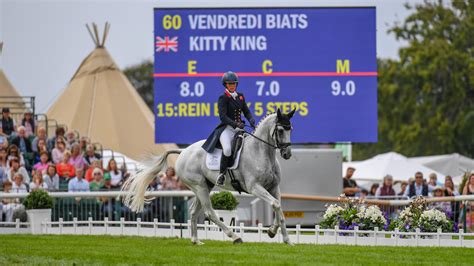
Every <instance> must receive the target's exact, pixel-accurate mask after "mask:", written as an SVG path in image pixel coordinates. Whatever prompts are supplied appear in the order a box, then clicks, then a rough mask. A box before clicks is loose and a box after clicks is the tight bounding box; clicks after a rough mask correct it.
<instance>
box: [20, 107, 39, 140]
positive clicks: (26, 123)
mask: <svg viewBox="0 0 474 266" xmlns="http://www.w3.org/2000/svg"><path fill="white" fill-rule="evenodd" d="M21 125H22V126H23V127H25V134H26V137H29V136H32V135H35V133H36V131H35V129H36V121H35V119H34V118H33V112H32V111H31V110H26V112H25V114H24V115H23V119H21Z"/></svg>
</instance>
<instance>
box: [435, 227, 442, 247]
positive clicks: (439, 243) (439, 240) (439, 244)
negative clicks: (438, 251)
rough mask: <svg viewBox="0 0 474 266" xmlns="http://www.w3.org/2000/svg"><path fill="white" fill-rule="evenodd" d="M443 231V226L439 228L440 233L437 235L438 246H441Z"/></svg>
mask: <svg viewBox="0 0 474 266" xmlns="http://www.w3.org/2000/svg"><path fill="white" fill-rule="evenodd" d="M442 232H443V231H442V230H441V228H438V234H437V235H436V236H437V238H438V247H441V233H442Z"/></svg>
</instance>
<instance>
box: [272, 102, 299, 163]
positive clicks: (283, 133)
mask: <svg viewBox="0 0 474 266" xmlns="http://www.w3.org/2000/svg"><path fill="white" fill-rule="evenodd" d="M294 114H295V110H294V109H293V111H291V112H289V113H288V114H282V113H281V111H280V109H278V110H277V119H276V124H275V128H274V130H273V133H272V137H273V138H274V140H275V143H276V146H277V147H278V149H280V155H281V157H283V159H285V160H288V159H290V158H291V130H292V129H293V127H292V126H291V121H290V119H291V118H292V117H293V115H294Z"/></svg>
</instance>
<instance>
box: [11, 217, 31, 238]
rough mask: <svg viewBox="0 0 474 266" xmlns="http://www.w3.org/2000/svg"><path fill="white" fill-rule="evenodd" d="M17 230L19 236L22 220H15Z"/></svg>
mask: <svg viewBox="0 0 474 266" xmlns="http://www.w3.org/2000/svg"><path fill="white" fill-rule="evenodd" d="M30 226H31V225H30ZM15 228H16V233H17V234H19V233H20V219H18V218H16V219H15Z"/></svg>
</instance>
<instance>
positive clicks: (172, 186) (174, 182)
mask: <svg viewBox="0 0 474 266" xmlns="http://www.w3.org/2000/svg"><path fill="white" fill-rule="evenodd" d="M160 183H161V190H177V189H178V178H177V177H176V172H175V170H174V168H173V167H168V169H166V173H165V175H164V176H163V177H162V178H161V180H160Z"/></svg>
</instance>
